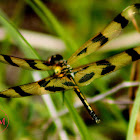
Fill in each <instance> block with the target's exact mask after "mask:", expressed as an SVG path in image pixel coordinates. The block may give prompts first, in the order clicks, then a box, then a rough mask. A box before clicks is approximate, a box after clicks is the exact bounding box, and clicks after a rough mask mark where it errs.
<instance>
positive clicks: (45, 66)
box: [0, 54, 62, 71]
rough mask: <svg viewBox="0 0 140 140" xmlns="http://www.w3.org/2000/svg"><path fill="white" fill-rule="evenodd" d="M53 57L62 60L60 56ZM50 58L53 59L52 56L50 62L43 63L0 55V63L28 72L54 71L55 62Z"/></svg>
mask: <svg viewBox="0 0 140 140" xmlns="http://www.w3.org/2000/svg"><path fill="white" fill-rule="evenodd" d="M55 57H56V58H57V59H58V61H59V60H60V59H62V57H61V55H56V56H55ZM52 58H54V56H52V57H51V60H48V61H45V60H37V59H24V58H19V57H14V56H9V55H3V54H0V62H2V63H6V64H10V65H12V66H16V67H21V68H24V69H29V70H42V71H46V70H52V69H55V67H56V64H55V61H56V60H53V59H52Z"/></svg>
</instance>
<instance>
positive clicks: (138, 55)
mask: <svg viewBox="0 0 140 140" xmlns="http://www.w3.org/2000/svg"><path fill="white" fill-rule="evenodd" d="M139 59H140V47H137V48H133V49H128V50H126V51H124V52H122V53H119V54H117V55H114V56H112V57H110V58H107V59H104V60H100V61H97V62H95V63H91V64H88V65H84V66H81V67H79V68H75V69H73V70H72V72H73V73H74V79H75V82H76V84H77V85H78V86H85V85H87V84H90V83H91V82H92V81H93V80H94V79H96V78H100V77H102V76H104V75H106V74H109V73H111V72H114V71H116V70H118V69H120V68H122V67H124V66H126V65H128V64H130V63H131V62H133V61H136V60H139Z"/></svg>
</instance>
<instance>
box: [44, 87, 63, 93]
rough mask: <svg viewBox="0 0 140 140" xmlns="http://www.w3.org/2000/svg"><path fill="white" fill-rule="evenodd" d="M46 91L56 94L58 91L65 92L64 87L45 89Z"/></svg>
mask: <svg viewBox="0 0 140 140" xmlns="http://www.w3.org/2000/svg"><path fill="white" fill-rule="evenodd" d="M45 90H49V91H52V92H56V91H64V90H65V89H64V88H63V87H54V86H52V87H51V86H48V87H46V88H45Z"/></svg>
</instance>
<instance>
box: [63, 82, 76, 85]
mask: <svg viewBox="0 0 140 140" xmlns="http://www.w3.org/2000/svg"><path fill="white" fill-rule="evenodd" d="M62 84H63V85H66V86H75V84H74V83H73V82H65V83H62Z"/></svg>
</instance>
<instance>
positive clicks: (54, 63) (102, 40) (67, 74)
mask: <svg viewBox="0 0 140 140" xmlns="http://www.w3.org/2000/svg"><path fill="white" fill-rule="evenodd" d="M139 9H140V4H139V3H138V4H134V5H132V6H129V7H128V8H126V9H125V10H124V11H123V12H122V13H121V14H119V15H118V16H116V17H115V18H114V20H113V21H112V22H111V23H110V24H109V25H108V26H107V27H106V28H105V29H104V30H103V31H102V32H100V33H99V34H98V35H96V36H95V37H93V38H91V39H90V40H89V41H88V42H86V43H85V44H84V45H83V46H82V47H81V48H79V49H78V50H77V51H76V52H75V53H74V54H73V55H72V56H71V57H70V58H69V59H68V61H66V60H63V57H62V56H61V55H55V56H52V57H50V58H49V59H48V60H47V61H43V60H34V59H22V58H17V57H13V56H8V55H3V54H1V55H0V62H2V63H6V64H10V65H13V66H17V67H22V68H26V69H30V70H54V75H53V76H52V77H48V78H45V79H42V80H40V81H37V82H33V83H30V84H26V85H21V86H16V87H11V88H9V89H6V90H5V91H2V92H0V97H4V98H8V97H24V96H30V95H42V94H46V93H54V92H57V91H65V90H70V89H73V90H74V91H75V92H76V94H77V95H78V97H79V98H80V100H81V101H82V103H83V104H84V106H85V107H86V109H87V110H88V112H89V114H90V115H91V117H92V118H93V119H94V120H95V121H96V122H97V123H98V122H99V119H98V117H97V116H96V114H95V113H94V111H93V110H92V108H91V107H90V105H89V104H88V103H87V101H86V99H85V97H84V96H83V95H82V93H81V91H80V90H79V88H78V86H85V85H87V84H90V83H91V82H92V81H93V80H94V79H96V78H100V77H102V76H104V75H106V74H109V73H111V72H114V71H116V70H118V69H120V68H122V67H124V66H126V65H128V64H130V63H131V62H133V61H136V60H139V59H140V47H137V48H134V49H128V50H126V51H124V52H122V53H120V54H117V55H114V56H112V57H110V58H107V59H104V60H100V61H97V62H94V63H90V64H87V65H84V66H80V67H78V68H74V69H72V67H71V66H70V65H72V63H74V62H75V61H76V60H78V59H80V58H83V57H85V56H86V55H89V54H91V53H93V52H94V51H96V50H97V49H99V48H100V47H102V46H104V44H106V43H107V42H108V41H110V40H111V39H112V38H114V37H115V36H117V35H118V34H119V33H120V32H121V31H122V29H123V28H125V27H126V26H127V25H128V23H129V21H131V18H132V16H133V15H134V14H136V13H138V11H139Z"/></svg>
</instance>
